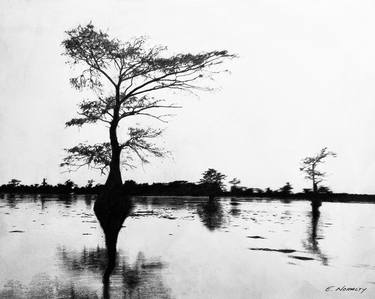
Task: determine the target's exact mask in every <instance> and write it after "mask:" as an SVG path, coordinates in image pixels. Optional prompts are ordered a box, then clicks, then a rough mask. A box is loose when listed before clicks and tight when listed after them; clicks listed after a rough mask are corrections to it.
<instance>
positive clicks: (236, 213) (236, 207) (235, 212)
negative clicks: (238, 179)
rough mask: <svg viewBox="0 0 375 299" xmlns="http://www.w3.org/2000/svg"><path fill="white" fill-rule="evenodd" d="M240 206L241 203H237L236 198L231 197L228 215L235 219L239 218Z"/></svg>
mask: <svg viewBox="0 0 375 299" xmlns="http://www.w3.org/2000/svg"><path fill="white" fill-rule="evenodd" d="M240 204H241V203H240V202H239V201H238V199H237V198H235V197H232V198H231V199H230V205H231V209H230V214H231V215H232V216H234V217H236V216H239V215H240V214H241V209H240V208H239V205H240Z"/></svg>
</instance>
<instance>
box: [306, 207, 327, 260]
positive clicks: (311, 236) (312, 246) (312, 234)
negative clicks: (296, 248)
mask: <svg viewBox="0 0 375 299" xmlns="http://www.w3.org/2000/svg"><path fill="white" fill-rule="evenodd" d="M320 206H321V202H320V201H312V203H311V213H310V219H311V226H310V227H309V228H308V238H307V240H306V241H305V242H303V246H304V247H305V249H306V250H307V251H309V252H311V253H312V254H314V255H317V256H318V257H319V259H320V260H321V261H322V264H323V265H325V266H328V257H327V256H326V255H325V254H323V252H322V251H321V249H320V247H319V241H318V240H320V239H322V237H320V236H318V228H319V218H320V211H319V207H320Z"/></svg>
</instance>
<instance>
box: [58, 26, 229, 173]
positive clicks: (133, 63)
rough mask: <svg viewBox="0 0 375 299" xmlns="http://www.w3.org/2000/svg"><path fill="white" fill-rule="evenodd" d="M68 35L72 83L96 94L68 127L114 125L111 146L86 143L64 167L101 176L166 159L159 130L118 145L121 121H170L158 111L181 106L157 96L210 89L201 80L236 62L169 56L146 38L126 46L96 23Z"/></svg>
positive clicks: (216, 56) (133, 133)
mask: <svg viewBox="0 0 375 299" xmlns="http://www.w3.org/2000/svg"><path fill="white" fill-rule="evenodd" d="M66 34H67V38H66V39H65V40H64V41H63V42H62V45H63V47H64V50H65V51H64V55H65V56H66V57H67V58H68V62H69V63H70V64H71V65H73V66H74V67H75V69H76V70H77V71H78V74H77V75H76V76H75V77H73V78H71V79H70V83H71V84H72V86H73V87H75V88H77V89H78V90H82V89H89V90H92V91H94V94H95V96H94V98H93V99H85V100H83V101H82V102H81V103H80V104H79V106H78V116H77V117H75V118H73V119H71V120H70V121H68V122H66V126H68V127H70V126H78V127H81V126H83V125H85V124H93V123H97V122H103V123H105V124H107V125H108V126H109V129H110V142H103V143H99V144H93V145H87V144H82V143H81V144H78V145H77V146H74V147H72V148H69V149H66V151H67V153H68V156H67V157H66V158H65V159H64V161H63V163H62V164H61V165H62V166H73V167H81V166H83V165H90V166H92V167H94V168H98V169H100V170H101V171H102V172H104V171H105V170H107V168H108V167H109V168H110V170H111V171H112V170H113V171H114V172H116V173H117V174H116V175H117V176H118V175H119V173H120V172H119V170H118V168H119V165H120V164H123V165H126V166H130V167H133V166H134V164H133V160H134V158H133V157H138V158H139V159H140V161H141V162H143V163H146V162H148V157H149V156H156V157H162V156H164V155H165V153H166V151H164V150H163V149H161V148H159V147H157V146H156V145H155V144H154V143H153V140H154V138H156V137H159V136H160V135H161V133H162V130H160V129H155V128H148V127H146V128H142V127H128V134H127V136H126V137H125V141H123V142H122V141H119V140H118V137H117V128H118V125H119V123H120V121H121V120H123V119H124V118H128V117H133V116H139V117H149V118H153V119H156V120H159V121H161V122H166V117H167V116H169V114H162V113H157V111H165V109H171V108H178V107H179V106H178V105H176V104H173V103H170V102H168V101H167V100H165V99H164V98H161V97H160V93H158V92H157V91H162V90H183V91H189V90H190V91H191V90H197V89H198V90H210V88H209V87H207V86H202V85H201V83H202V82H203V81H202V79H204V78H210V77H212V76H213V75H215V74H217V73H219V72H221V71H225V70H222V69H220V68H219V66H220V65H221V64H222V63H223V62H224V61H225V60H227V59H231V58H234V57H236V56H235V55H233V54H230V53H228V52H227V51H226V50H221V51H209V52H201V53H198V54H191V53H185V54H181V53H180V54H175V55H168V52H167V48H166V47H165V46H152V47H149V46H147V40H146V39H145V38H144V37H137V38H133V39H131V40H129V41H127V42H121V41H120V40H118V39H115V38H111V37H110V36H109V35H108V34H107V33H106V32H103V31H101V30H97V29H96V28H95V27H94V25H93V24H91V23H90V24H88V25H86V26H81V25H80V26H78V27H76V28H74V29H72V30H69V31H66ZM124 153H125V155H124ZM120 154H123V156H122V159H121V160H122V161H120ZM124 156H125V157H124Z"/></svg>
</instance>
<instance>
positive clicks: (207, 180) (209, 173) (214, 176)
mask: <svg viewBox="0 0 375 299" xmlns="http://www.w3.org/2000/svg"><path fill="white" fill-rule="evenodd" d="M225 178H226V175H225V174H222V173H220V172H218V171H217V170H215V169H213V168H209V169H207V170H206V171H205V172H203V173H202V178H201V179H200V181H199V184H202V185H206V186H207V187H208V188H209V189H210V190H216V191H222V190H224V182H223V181H224V179H225Z"/></svg>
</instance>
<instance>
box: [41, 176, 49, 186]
mask: <svg viewBox="0 0 375 299" xmlns="http://www.w3.org/2000/svg"><path fill="white" fill-rule="evenodd" d="M47 185H48V183H47V179H46V178H43V181H42V186H43V187H46V186H47Z"/></svg>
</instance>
